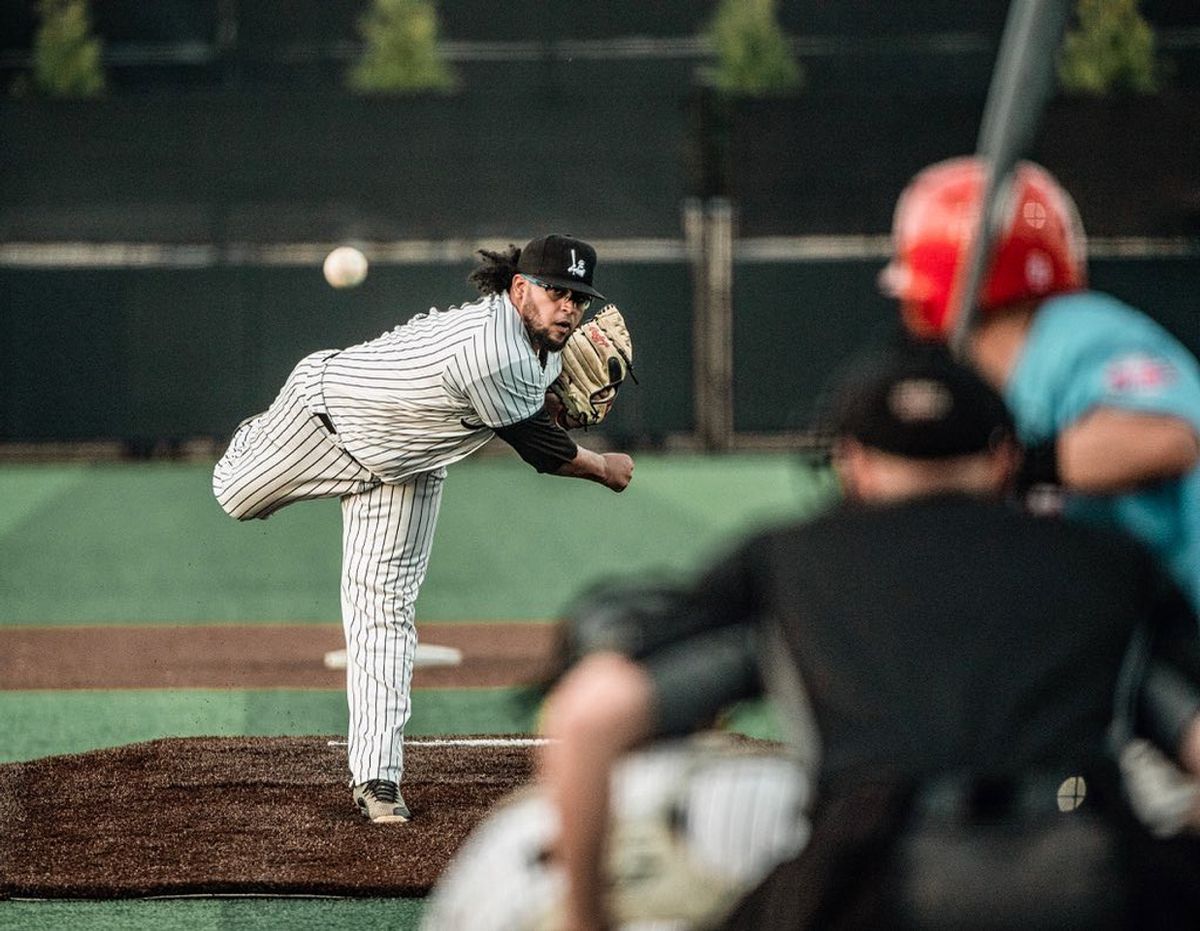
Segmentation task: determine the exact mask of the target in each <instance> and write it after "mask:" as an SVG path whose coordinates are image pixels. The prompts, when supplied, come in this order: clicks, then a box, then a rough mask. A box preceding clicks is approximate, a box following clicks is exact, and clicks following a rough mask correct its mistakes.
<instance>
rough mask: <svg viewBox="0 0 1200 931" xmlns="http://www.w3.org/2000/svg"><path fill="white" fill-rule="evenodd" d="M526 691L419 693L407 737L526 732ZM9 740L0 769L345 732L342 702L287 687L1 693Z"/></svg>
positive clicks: (332, 695)
mask: <svg viewBox="0 0 1200 931" xmlns="http://www.w3.org/2000/svg"><path fill="white" fill-rule="evenodd" d="M525 694H526V693H525V692H524V691H523V690H522V689H515V688H514V689H462V690H450V689H446V690H442V689H419V690H417V691H416V692H414V694H413V716H412V719H411V720H410V722H409V725H408V727H407V728H406V730H405V732H406V733H407V734H408V735H409V736H413V737H418V736H424V735H431V734H471V733H476V734H512V733H525V732H527V731H529V730H530V729H531V728H532V726H533V720H532V705H531V703H528V702H522V701H520V698H521V697H522V696H524V695H525ZM0 721H3V722H4V729H5V731H6V734H5V736H4V739H3V743H2V744H0V763H12V762H17V761H20V760H32V759H37V758H38V757H43V756H54V755H57V754H62V753H84V752H86V751H88V750H96V749H99V748H101V747H118V746H122V745H124V744H129V743H136V742H138V741H143V740H154V739H157V738H159V737H231V736H241V735H244V736H256V735H261V736H272V735H305V734H327V735H340V734H344V733H345V731H346V696H345V694H344V693H343V692H342V691H340V690H338V691H299V690H293V689H276V690H252V689H230V690H221V689H144V690H137V691H120V692H117V691H113V692H110V691H69V692H57V691H37V692H3V691H0Z"/></svg>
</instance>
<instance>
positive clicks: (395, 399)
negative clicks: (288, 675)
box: [213, 235, 633, 822]
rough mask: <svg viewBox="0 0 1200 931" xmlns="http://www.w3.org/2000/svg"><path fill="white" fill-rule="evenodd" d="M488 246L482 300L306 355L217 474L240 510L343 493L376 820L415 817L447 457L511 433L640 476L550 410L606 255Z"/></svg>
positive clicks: (352, 759)
mask: <svg viewBox="0 0 1200 931" xmlns="http://www.w3.org/2000/svg"><path fill="white" fill-rule="evenodd" d="M480 255H481V256H482V257H483V264H481V265H480V266H479V267H478V268H476V269H475V271H473V272H472V273H471V275H470V281H471V282H472V283H473V284H475V285H476V287H477V288H478V289H479V291H480V293H481V294H482V297H481V298H480V299H479V300H476V301H474V302H472V303H469V304H464V305H463V306H461V307H450V308H449V309H447V310H437V309H431V310H430V311H429V312H428V313H425V314H418V315H417V316H415V317H413V318H412V319H411V320H409V321H408V322H407V323H404V324H402V325H400V326H398V327H396V328H395V329H393V330H390V331H389V332H387V333H384V334H383V335H382V336H380V337H379V338H377V339H373V340H370V341H368V342H365V343H361V344H359V345H357V346H351V347H350V348H348V349H342V350H336V349H329V350H321V351H319V352H315V353H313V354H311V355H309V356H306V357H305V358H303V359H301V360H300V362H299V364H297V366H296V367H295V369H294V370H293V371H292V373H291V374H290V375H289V376H288V379H287V381H286V382H284V385H283V388H282V390H281V391H280V392H279V396H278V397H277V398H276V399H275V401H274V402H273V403H272V404H271V406H270V408H268V409H267V410H266V411H265V412H263V413H261V414H258V415H256V416H254V417H251V418H250V419H248V420H246V421H243V423H242V424H241V425H240V426H239V427H238V428H237V430H236V431H235V433H234V435H233V438H232V440H231V441H230V444H229V448H228V449H227V450H226V452H225V455H224V456H223V457H222V458H221V460H220V461H219V462H218V463H217V465H216V468H215V469H214V471H213V492H214V494H215V495H216V497H217V500H218V501H219V502H220V504H221V507H222V508H224V509H225V511H226V512H227V513H228V514H229V515H230V516H232V517H235V518H237V519H238V520H250V519H253V518H265V517H267V516H269V515H270V514H272V513H273V512H275V511H276V510H278V509H279V508H281V507H284V506H286V505H288V504H291V503H293V502H295V501H304V500H308V499H312V498H340V499H341V503H342V526H343V533H342V590H341V602H342V623H343V627H344V629H345V634H346V648H347V667H346V691H347V701H348V704H349V710H350V726H349V763H350V777H351V779H350V781H351V785H352V786H353V796H354V801H355V804H356V805H357V806H358V807H359V809H360V810H361V812H362V813H363V815H364V816H365V817H367V818H369V819H370V820H371V821H375V822H395V821H407V820H408V819H409V818H410V812H409V809H408V807H407V805H406V804H405V802H404V799H403V797H402V795H401V794H400V787H399V785H400V781H401V777H402V775H403V769H404V753H403V737H404V726H405V724H406V723H407V721H408V718H409V714H410V709H411V704H410V694H409V693H410V688H411V683H412V666H413V653H414V650H415V648H416V644H417V635H416V629H415V627H414V624H413V614H414V604H415V602H416V599H417V593H418V591H419V589H420V586H421V582H422V581H423V579H424V578H425V572H426V568H427V566H428V562H429V552H430V547H431V544H432V541H433V531H434V526H435V524H436V522H437V515H438V506H439V503H440V501H441V495H442V482H443V480H444V479H445V476H446V467H447V466H448V465H450V464H451V463H454V462H457V461H458V460H460V459H463V458H465V457H466V456H469V455H470V454H471V453H473V452H475V451H476V450H477V449H479V448H480V447H482V446H483V445H484V444H485V443H487V442H488V440H490V439H491V438H492V437H493V436H499V437H501V438H502V439H503V440H505V441H506V442H508V443H509V444H511V445H512V446H513V447H514V449H516V451H517V453H518V454H519V455H520V456H521V458H522V459H524V460H525V461H526V462H528V463H529V464H530V465H532V466H533V467H534V468H535V469H537V471H538V472H545V473H549V474H552V475H562V476H568V477H573V478H584V479H588V480H590V481H594V482H598V483H599V484H602V485H605V486H607V487H608V488H610V489H612V490H613V491H617V492H619V491H622V490H624V488H625V486H626V485H628V484H629V481H630V479H631V477H632V474H633V460H632V459H631V458H630V457H629V456H627V455H625V454H624V453H603V454H600V453H596V452H593V451H591V450H588V449H585V448H584V447H582V446H579V445H577V444H576V443H575V442H574V441H573V440H572V439H571V438H570V436H568V434H567V433H566V432H565V431H564V430H563V429H562V428H561V427H559V426H557V425H556V424H555V423H553V422H552V420H551V418H550V416H549V414H548V413H547V411H546V390H547V388H548V387H549V385H550V384H551V382H553V381H554V379H555V378H557V377H558V374H559V372H560V371H561V369H562V361H561V359H560V357H559V355H558V353H559V352H560V351H561V350H562V348H563V346H564V345H565V344H566V342H567V339H568V338H569V337H570V335H571V333H572V332H574V330H575V329H576V328H577V327H578V326H579V324H580V321H581V319H582V317H583V314H584V312H585V311H586V309H587V307H588V304H589V303H590V301H591V299H592V298H599V297H601V295H600V293H599V292H598V291H596V290H595V289H594V288H593V286H592V279H593V274H594V271H595V266H596V251H595V249H593V248H592V247H591V246H590V245H588V244H587V243H585V242H582V241H581V240H578V239H573V238H571V237H568V236H557V235H551V236H545V237H541V238H538V239H534V240H532V241H531V242H529V243H528V244H527V245H526V246H525V247H524V248H523V249H518V248H517V247H516V246H510V247H509V248H508V249H507V250H504V251H502V252H489V251H481V252H480Z"/></svg>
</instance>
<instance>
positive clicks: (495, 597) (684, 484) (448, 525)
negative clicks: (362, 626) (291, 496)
mask: <svg viewBox="0 0 1200 931" xmlns="http://www.w3.org/2000/svg"><path fill="white" fill-rule="evenodd" d="M209 482H210V467H209V466H207V465H205V464H176V463H162V464H160V463H153V464H144V465H103V466H92V467H81V466H77V465H71V466H36V467H35V466H5V467H0V502H5V504H4V505H2V506H0V592H3V593H4V597H3V599H2V600H0V624H106V623H113V624H116V623H162V622H168V623H189V622H214V621H217V622H223V621H230V622H247V623H252V622H257V621H290V622H307V621H312V622H324V623H328V622H335V621H336V620H337V619H338V616H339V607H338V585H339V566H340V560H341V554H340V545H341V544H340V540H341V527H340V524H341V517H340V513H339V508H338V504H337V502H336V501H313V502H304V503H301V504H298V505H295V506H293V507H290V508H287V509H285V510H283V511H281V512H279V513H277V514H276V515H274V516H273V517H271V519H270V520H267V521H252V522H250V523H246V524H239V523H237V522H235V521H233V520H230V519H229V518H228V517H226V516H225V514H224V513H223V512H222V511H221V510H220V508H219V507H218V506H217V504H216V502H215V501H214V500H213V497H212V494H211V491H210V488H209ZM826 489H827V482H822V481H820V480H817V481H814V480H813V476H812V474H811V473H810V472H808V470H806V469H805V468H804V467H802V466H800V465H798V464H797V463H796V462H795V460H794V459H793V458H792V457H788V456H779V455H773V456H748V455H747V456H727V457H718V458H711V457H704V456H681V457H671V456H663V455H646V456H640V457H639V458H638V464H637V470H636V473H635V478H634V482H633V484H632V485H631V486H630V488H629V489H628V490H627V491H626V492H625V493H624V494H621V495H614V494H612V493H611V492H610V491H608V490H607V489H604V488H601V487H600V486H598V485H593V484H591V483H584V482H578V481H572V480H566V479H558V478H548V477H545V476H538V475H536V474H535V473H534V472H533V471H532V470H531V469H529V468H528V467H527V466H525V465H524V464H523V463H521V462H519V461H516V460H515V459H514V458H510V457H494V458H487V459H474V460H468V461H466V462H463V463H460V464H458V465H456V466H454V467H452V468H451V469H450V476H449V478H448V480H447V482H446V493H445V497H444V499H443V504H442V513H441V517H440V520H439V526H438V529H437V535H436V538H435V541H434V549H433V557H432V560H431V566H430V571H429V577H428V579H427V580H426V583H425V586H424V588H423V590H422V593H421V597H420V600H419V602H418V605H417V616H418V620H422V619H423V620H438V621H442V620H450V621H453V620H492V619H494V620H503V619H521V620H530V619H543V618H550V617H553V616H555V615H556V614H557V612H559V611H560V609H561V608H562V607H563V605H564V604H565V603H566V602H567V601H568V600H569V599H570V597H571V596H572V595H573V594H574V593H575V592H577V591H578V590H579V589H580V588H581V587H582V586H584V585H587V584H589V583H591V582H594V581H596V580H598V579H602V578H604V577H608V576H613V575H622V576H627V575H629V574H630V573H642V572H651V571H658V572H675V573H682V572H688V571H691V570H692V569H694V568H695V567H696V566H697V565H698V564H699V563H700V561H701V560H703V559H704V558H706V557H708V556H710V555H711V554H713V553H714V552H715V551H717V550H719V549H720V548H721V547H722V546H724V545H727V541H728V540H729V538H730V537H731V536H734V535H737V534H739V533H740V532H742V531H743V530H745V529H746V528H747V527H750V526H754V525H756V524H758V523H761V522H762V521H765V520H776V519H780V518H782V517H785V516H788V515H791V514H796V513H800V512H801V511H805V510H811V509H812V508H813V507H816V506H818V503H819V501H820V500H821V498H822V496H823V494H824V493H825V491H826Z"/></svg>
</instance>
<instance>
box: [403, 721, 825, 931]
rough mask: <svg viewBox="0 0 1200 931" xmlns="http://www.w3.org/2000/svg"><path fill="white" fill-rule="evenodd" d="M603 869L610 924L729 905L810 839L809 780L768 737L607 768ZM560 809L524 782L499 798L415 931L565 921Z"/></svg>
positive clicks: (546, 925) (652, 924) (707, 744)
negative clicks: (555, 853)
mask: <svg viewBox="0 0 1200 931" xmlns="http://www.w3.org/2000/svg"><path fill="white" fill-rule="evenodd" d="M610 793H611V806H610V809H609V810H610V812H611V822H610V825H609V827H608V833H609V834H610V836H611V837H612V838H613V840H612V842H611V844H610V847H609V855H608V857H607V860H606V863H605V867H604V873H605V877H606V886H607V894H608V903H609V907H610V910H611V913H612V915H613V922H614V925H618V926H620V927H623V928H644V929H647V931H649V929H651V928H653V929H655V931H669V929H675V928H678V929H683V928H692V927H700V926H701V925H700V924H699V922H700V920H702V919H711V918H714V917H720V916H721V915H724V914H727V913H728V911H729V909H730V907H731V906H732V905H733V903H734V902H736V901H737V900H738V899H739V898H740V897H741V896H742V895H743V894H745V893H746V892H748V891H749V890H750V889H752V888H753V887H754V886H755V885H757V884H758V883H759V882H761V881H762V879H763V878H764V877H765V876H766V875H767V874H768V873H769V872H770V871H771V869H772V868H774V866H775V865H776V864H777V863H779V862H780V861H781V860H784V859H787V858H789V857H791V856H794V855H795V854H796V853H797V852H798V851H799V850H800V849H801V848H802V847H803V846H804V843H805V841H806V840H807V839H808V820H807V818H806V815H805V812H806V809H807V806H808V803H809V795H810V788H809V783H808V780H807V779H806V778H805V777H804V774H803V773H802V772H801V771H800V770H798V769H797V767H796V765H795V763H794V762H793V761H792V760H791V759H789V758H788V757H786V756H784V755H782V754H781V753H779V752H775V751H774V750H773V749H772V748H771V747H770V745H764V744H760V743H757V742H751V741H746V740H744V739H741V740H739V739H738V738H734V737H731V736H729V735H723V734H716V733H709V734H704V735H700V736H698V737H696V738H694V739H691V740H680V741H661V742H659V743H657V744H655V745H654V746H653V747H651V748H649V749H647V750H645V751H639V752H637V753H633V754H630V755H629V756H627V757H625V758H624V759H623V760H621V761H620V763H619V764H618V765H616V766H614V767H613V770H612V781H611V785H610ZM558 836H559V822H558V813H557V811H556V809H555V807H554V806H553V804H552V803H551V800H550V798H549V797H548V796H547V795H546V793H545V792H543V791H539V790H538V789H535V788H530V789H526V790H524V791H522V792H519V793H517V794H516V795H514V796H513V797H512V798H510V799H508V800H507V801H505V802H503V803H501V804H500V805H498V806H496V808H495V810H493V811H492V812H491V813H490V814H489V815H488V817H487V818H486V819H485V820H484V821H483V822H482V823H481V824H480V825H479V826H478V827H477V828H476V829H475V831H474V832H473V833H472V834H471V836H470V837H469V838H468V839H467V841H466V843H465V844H464V845H463V847H462V849H461V850H460V851H459V852H458V854H457V855H456V856H455V858H454V860H453V862H452V863H451V864H450V866H449V867H448V868H447V869H446V871H445V872H444V873H443V874H442V876H441V878H440V879H439V880H438V884H437V887H436V888H435V889H434V892H433V895H432V896H431V897H430V900H429V903H428V905H427V906H426V908H425V911H424V912H423V914H422V921H421V931H533V929H541V931H550V929H554V928H562V927H564V914H563V904H564V901H565V899H564V891H565V887H566V881H565V876H564V873H563V870H562V868H561V867H560V866H559V864H558V863H557V862H555V861H554V860H553V859H552V857H551V852H552V850H553V848H554V845H555V842H556V841H557V838H558Z"/></svg>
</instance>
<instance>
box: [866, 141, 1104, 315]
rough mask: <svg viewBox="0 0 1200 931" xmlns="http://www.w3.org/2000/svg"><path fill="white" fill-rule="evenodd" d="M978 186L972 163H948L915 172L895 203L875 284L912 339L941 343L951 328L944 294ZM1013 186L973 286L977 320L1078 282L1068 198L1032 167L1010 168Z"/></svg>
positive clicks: (1079, 230)
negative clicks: (896, 302) (979, 281)
mask: <svg viewBox="0 0 1200 931" xmlns="http://www.w3.org/2000/svg"><path fill="white" fill-rule="evenodd" d="M983 180H984V172H983V164H982V162H981V161H980V160H979V159H978V158H974V157H965V158H953V159H949V160H948V161H944V162H938V163H937V164H935V165H931V166H929V167H928V168H926V169H924V170H923V171H921V172H920V174H918V175H917V176H916V177H915V178H914V179H913V180H912V182H911V183H910V184H909V185H908V187H907V188H905V189H904V193H902V194H901V195H900V199H899V201H897V203H896V214H895V218H894V220H893V223H892V249H893V253H894V254H893V257H892V261H891V262H890V263H889V264H888V266H887V268H885V269H884V270H883V273H882V274H881V275H880V276H879V282H880V287H881V288H882V289H883V291H884V292H885V293H887V294H888V295H890V296H892V297H896V298H899V299H900V301H901V305H902V312H903V314H904V322H905V325H906V326H907V327H908V328H909V329H910V330H911V331H912V332H914V333H915V334H916V335H918V336H922V337H926V338H930V337H933V338H943V339H944V338H946V337H948V336H949V334H950V331H951V330H952V329H953V321H952V320H950V319H949V316H950V312H949V304H950V295H951V292H952V290H953V288H954V276H955V274H956V273H957V271H958V269H959V266H960V265H962V264H963V260H964V259H965V257H966V251H967V248H966V247H967V243H968V241H969V239H970V236H971V234H972V232H973V231H974V229H975V224H976V222H977V219H978V211H979V209H980V204H979V202H980V197H981V194H982V190H983ZM1013 185H1014V188H1015V191H1014V196H1013V197H1012V198H1010V200H1009V204H1010V205H1011V208H1010V212H1009V213H1008V215H1007V216H1005V217H1004V218H1003V219H1002V221H1001V223H1000V232H999V235H998V236H997V239H996V243H995V246H994V248H993V250H992V261H991V267H990V271H989V272H988V274H987V275H986V277H985V279H984V283H983V286H982V287H981V288H980V295H979V307H980V309H981V310H982V311H983V313H985V314H986V313H987V312H988V311H990V310H994V309H996V308H998V307H1003V306H1005V305H1007V304H1012V303H1013V302H1015V301H1021V300H1025V299H1028V298H1038V297H1045V296H1046V295H1050V294H1058V293H1060V292H1063V291H1075V290H1078V289H1079V288H1082V287H1084V285H1085V283H1086V278H1087V271H1086V268H1085V266H1086V263H1087V241H1086V239H1085V237H1084V234H1083V224H1082V223H1081V222H1080V220H1079V211H1078V210H1077V209H1076V208H1075V202H1074V201H1073V200H1071V196H1070V195H1069V194H1068V193H1067V192H1066V191H1064V190H1063V189H1062V187H1061V186H1060V185H1059V183H1058V182H1057V181H1056V180H1055V179H1054V177H1053V176H1052V175H1051V174H1050V173H1049V172H1048V171H1046V169H1044V168H1042V167H1041V166H1040V165H1035V164H1033V163H1032V162H1021V163H1020V164H1019V165H1018V166H1017V168H1016V170H1015V171H1014V173H1013Z"/></svg>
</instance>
